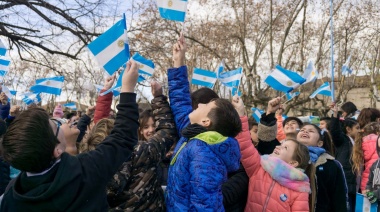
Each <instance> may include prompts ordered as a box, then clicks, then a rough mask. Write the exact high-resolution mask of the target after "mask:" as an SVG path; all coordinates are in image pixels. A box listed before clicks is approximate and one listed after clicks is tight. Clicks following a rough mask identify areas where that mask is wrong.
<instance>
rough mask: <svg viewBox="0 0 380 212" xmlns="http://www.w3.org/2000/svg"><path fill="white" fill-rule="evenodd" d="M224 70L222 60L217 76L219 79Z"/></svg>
mask: <svg viewBox="0 0 380 212" xmlns="http://www.w3.org/2000/svg"><path fill="white" fill-rule="evenodd" d="M223 70H224V59H223V60H222V62H220V64H219V66H218V69H217V70H216V76H217V78H218V79H219V76H220V74H221V73H222V72H223Z"/></svg>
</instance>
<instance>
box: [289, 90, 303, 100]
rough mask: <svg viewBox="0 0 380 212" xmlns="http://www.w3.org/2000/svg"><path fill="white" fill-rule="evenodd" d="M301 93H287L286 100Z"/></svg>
mask: <svg viewBox="0 0 380 212" xmlns="http://www.w3.org/2000/svg"><path fill="white" fill-rule="evenodd" d="M298 95H300V92H298V91H297V92H294V93H286V101H290V100H292V99H293V98H294V97H296V96H298Z"/></svg>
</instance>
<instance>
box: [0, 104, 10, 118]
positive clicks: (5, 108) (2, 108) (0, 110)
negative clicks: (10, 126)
mask: <svg viewBox="0 0 380 212" xmlns="http://www.w3.org/2000/svg"><path fill="white" fill-rule="evenodd" d="M10 109H11V105H10V104H9V102H8V103H7V104H6V105H3V104H2V103H0V114H1V118H2V119H3V120H4V119H6V118H7V117H8V115H9V110H10Z"/></svg>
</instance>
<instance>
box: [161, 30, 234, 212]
mask: <svg viewBox="0 0 380 212" xmlns="http://www.w3.org/2000/svg"><path fill="white" fill-rule="evenodd" d="M185 52H186V44H185V42H184V38H183V36H181V38H180V40H179V41H178V42H177V44H175V45H174V48H173V62H174V68H173V69H169V71H168V80H169V98H170V105H171V107H172V111H173V114H174V117H175V122H176V126H177V128H178V131H179V132H182V136H183V137H182V138H181V139H180V140H179V141H178V143H177V146H176V148H175V150H174V156H173V158H172V159H171V163H170V168H169V176H168V185H167V188H166V206H167V211H224V207H223V196H222V190H221V188H222V184H223V182H225V181H226V180H227V173H228V172H232V171H235V170H237V169H238V168H239V160H240V151H239V146H238V143H237V141H236V139H234V138H233V137H235V136H236V135H237V134H238V133H239V132H240V131H241V122H240V118H239V115H238V113H237V112H236V110H234V107H233V106H232V104H231V103H230V102H228V101H227V100H224V99H216V100H214V101H211V102H209V103H207V104H199V105H198V108H197V109H196V110H194V111H192V104H191V103H192V102H191V98H190V91H189V84H188V81H187V80H186V83H185V84H184V85H182V86H181V87H179V86H176V83H178V81H179V80H180V79H179V75H178V74H177V73H178V72H181V71H184V70H186V66H184V60H185ZM186 77H187V76H186ZM182 82H183V81H182ZM174 88H175V89H174Z"/></svg>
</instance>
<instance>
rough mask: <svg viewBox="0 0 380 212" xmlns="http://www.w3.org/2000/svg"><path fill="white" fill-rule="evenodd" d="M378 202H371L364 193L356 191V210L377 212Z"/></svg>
mask: <svg viewBox="0 0 380 212" xmlns="http://www.w3.org/2000/svg"><path fill="white" fill-rule="evenodd" d="M377 204H378V203H377V202H376V203H374V204H371V203H370V202H369V200H368V198H367V197H365V196H364V195H363V194H359V193H356V205H355V211H356V212H377ZM353 211H354V210H353Z"/></svg>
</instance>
